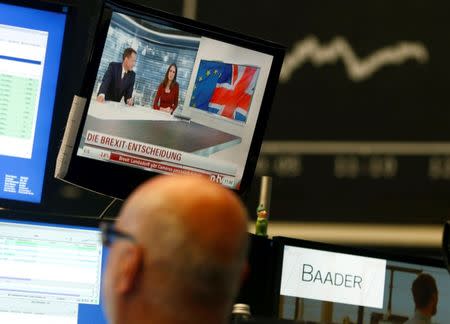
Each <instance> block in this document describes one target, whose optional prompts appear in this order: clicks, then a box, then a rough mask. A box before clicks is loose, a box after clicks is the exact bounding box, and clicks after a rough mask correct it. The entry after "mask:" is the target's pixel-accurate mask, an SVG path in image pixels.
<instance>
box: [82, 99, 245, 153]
mask: <svg viewBox="0 0 450 324" xmlns="http://www.w3.org/2000/svg"><path fill="white" fill-rule="evenodd" d="M92 108H93V109H92ZM91 109H92V110H91ZM105 109H111V111H108V112H106V111H105ZM99 117H102V118H99ZM86 130H92V131H95V132H99V133H104V134H110V135H114V136H118V137H123V138H128V139H132V140H135V141H139V142H144V143H148V144H154V145H158V146H162V147H167V148H171V149H175V150H179V151H183V152H188V153H194V154H198V155H202V156H209V155H210V154H213V153H215V152H218V151H220V150H223V149H226V148H229V147H231V146H234V145H237V144H239V143H241V138H240V137H238V136H235V135H232V134H228V133H225V132H222V131H220V130H217V129H214V128H211V127H207V126H203V125H200V124H197V123H194V122H189V121H184V120H179V119H178V118H176V117H174V116H172V115H170V114H167V113H165V112H161V111H155V110H153V109H150V108H146V107H136V106H135V107H127V106H125V105H123V104H120V103H114V105H110V103H108V104H105V105H102V104H98V103H95V104H94V105H91V107H90V110H89V114H88V116H87V119H86V124H85V129H84V131H83V141H84V138H85V135H86Z"/></svg>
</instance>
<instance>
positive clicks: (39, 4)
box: [0, 0, 75, 210]
mask: <svg viewBox="0 0 450 324" xmlns="http://www.w3.org/2000/svg"><path fill="white" fill-rule="evenodd" d="M0 3H3V4H6V5H13V6H17V7H24V8H31V9H37V10H45V11H49V12H56V13H62V14H65V15H66V22H65V26H64V34H63V42H62V49H61V55H60V62H59V69H58V82H57V84H56V89H55V100H54V107H53V113H52V117H51V123H50V132H49V136H48V144H47V154H46V160H45V170H44V175H43V183H42V191H41V200H40V202H30V201H23V200H13V199H6V198H0V207H1V208H5V209H11V210H15V209H21V210H38V209H40V207H42V206H45V205H46V204H47V203H48V202H47V197H48V192H49V186H48V185H47V184H48V182H49V180H50V179H52V177H53V173H54V168H55V163H56V154H55V153H56V150H55V148H56V146H57V141H55V140H54V138H55V136H56V135H57V134H58V133H59V130H58V129H56V127H55V125H58V124H59V123H60V121H59V118H58V116H57V115H58V113H57V109H55V107H56V106H57V105H58V103H60V102H62V96H61V93H62V84H61V82H60V80H59V79H60V78H61V75H62V73H63V72H64V65H65V61H66V60H65V57H66V56H67V55H66V52H67V51H68V49H67V47H68V46H67V38H68V37H67V36H68V34H69V32H70V20H71V19H72V16H73V14H74V12H75V8H74V7H73V6H72V5H71V4H67V3H55V2H48V1H45V0H44V1H27V0H0Z"/></svg>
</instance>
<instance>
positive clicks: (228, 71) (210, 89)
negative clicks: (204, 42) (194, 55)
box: [190, 60, 259, 122]
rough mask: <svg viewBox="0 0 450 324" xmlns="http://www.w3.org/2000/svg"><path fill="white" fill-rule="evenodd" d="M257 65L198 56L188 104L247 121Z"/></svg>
mask: <svg viewBox="0 0 450 324" xmlns="http://www.w3.org/2000/svg"><path fill="white" fill-rule="evenodd" d="M258 75H259V68H258V67H253V66H246V65H237V64H229V63H224V62H218V61H207V60H201V61H200V65H199V68H198V73H197V77H196V80H195V85H194V91H193V92H192V97H191V102H190V106H191V107H194V108H197V109H201V110H204V111H207V112H209V113H213V114H217V115H221V116H223V117H226V118H230V119H233V120H237V121H241V122H246V121H247V115H248V111H249V109H250V104H251V100H252V97H253V93H254V91H255V87H256V82H257V79H258Z"/></svg>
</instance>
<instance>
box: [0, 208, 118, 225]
mask: <svg viewBox="0 0 450 324" xmlns="http://www.w3.org/2000/svg"><path fill="white" fill-rule="evenodd" d="M1 220H7V221H12V222H32V223H36V224H38V225H39V224H42V225H44V226H46V225H47V226H52V225H55V226H73V227H85V228H91V229H93V230H99V225H100V223H101V222H111V220H108V219H100V218H94V217H87V216H75V215H65V214H61V213H48V212H34V211H23V210H8V209H0V221H1Z"/></svg>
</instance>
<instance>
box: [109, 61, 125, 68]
mask: <svg viewBox="0 0 450 324" xmlns="http://www.w3.org/2000/svg"><path fill="white" fill-rule="evenodd" d="M109 66H110V67H112V68H115V69H117V68H120V67H121V66H122V63H120V62H111V63H109Z"/></svg>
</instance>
